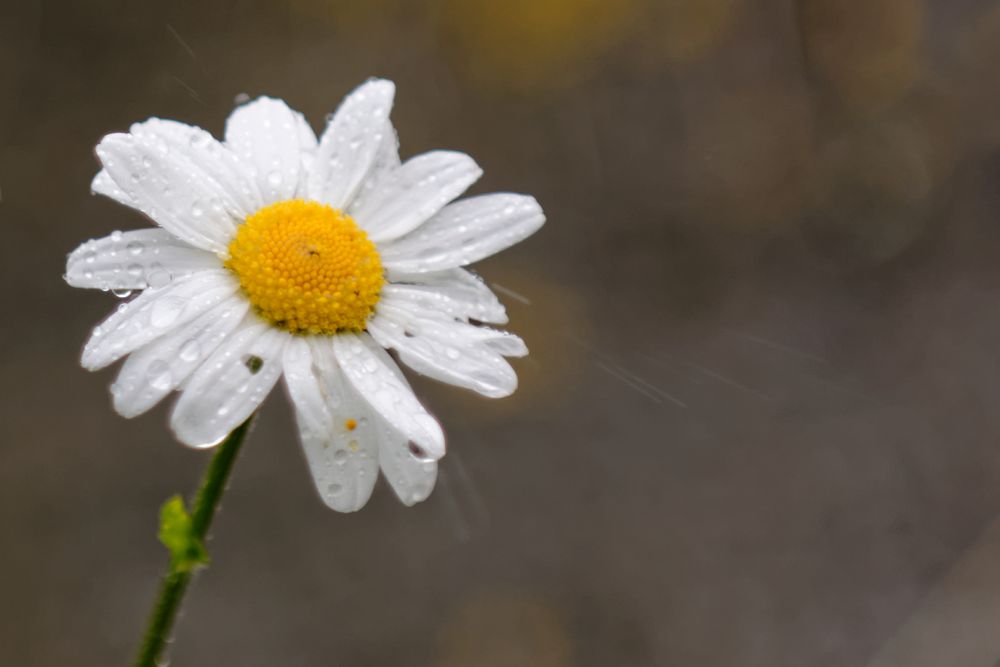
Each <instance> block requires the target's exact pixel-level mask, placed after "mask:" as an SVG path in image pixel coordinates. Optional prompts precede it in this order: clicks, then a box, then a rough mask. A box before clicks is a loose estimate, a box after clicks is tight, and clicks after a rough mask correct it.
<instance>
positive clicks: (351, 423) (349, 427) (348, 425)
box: [344, 419, 358, 431]
mask: <svg viewBox="0 0 1000 667" xmlns="http://www.w3.org/2000/svg"><path fill="white" fill-rule="evenodd" d="M357 427H358V422H356V421H354V420H353V419H348V420H347V421H345V422H344V428H346V429H347V430H348V431H353V430H354V429H356V428H357Z"/></svg>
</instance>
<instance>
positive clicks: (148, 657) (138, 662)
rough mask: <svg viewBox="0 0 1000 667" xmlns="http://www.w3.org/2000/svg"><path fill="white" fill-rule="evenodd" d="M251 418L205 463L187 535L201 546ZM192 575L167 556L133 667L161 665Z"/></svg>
mask: <svg viewBox="0 0 1000 667" xmlns="http://www.w3.org/2000/svg"><path fill="white" fill-rule="evenodd" d="M252 421H253V415H251V416H250V417H249V418H248V419H247V420H246V421H245V422H243V423H242V424H240V425H239V426H237V427H236V429H235V430H234V431H233V432H232V433H230V434H229V435H228V436H227V437H226V439H225V440H224V441H223V442H222V444H220V445H219V446H218V448H217V449H216V450H215V454H214V455H213V456H212V460H211V462H210V463H209V464H208V469H207V470H205V474H204V476H203V477H202V479H201V486H200V487H199V488H198V493H197V494H196V495H195V498H194V506H193V507H192V509H191V515H190V537H191V538H192V544H196V545H201V544H203V543H204V540H205V535H206V534H207V533H208V529H209V527H210V526H211V525H212V519H213V518H214V517H215V512H216V510H218V509H219V501H221V500H222V494H223V493H225V490H226V482H227V480H228V479H229V474H230V472H231V471H232V469H233V463H235V462H236V457H237V455H238V454H239V452H240V445H242V444H243V440H244V438H246V435H247V432H248V431H249V430H250V423H251V422H252ZM178 502H180V501H178ZM193 574H194V568H193V567H191V566H190V563H187V564H185V563H184V562H183V561H181V560H178V559H177V558H173V557H172V558H171V559H170V567H169V568H168V569H167V573H166V575H165V576H164V577H163V582H162V583H161V584H160V591H159V593H158V594H157V596H156V604H155V605H154V607H153V613H152V615H151V616H150V618H149V625H148V626H147V627H146V633H145V635H144V636H143V639H142V646H141V647H140V648H139V654H138V655H137V656H136V659H135V663H134V665H135V667H159V665H161V664H162V658H163V653H164V650H165V649H166V647H167V643H168V642H169V641H170V633H171V631H172V630H173V626H174V621H175V620H176V619H177V612H178V611H179V610H180V606H181V600H183V598H184V593H185V592H186V591H187V589H188V585H189V584H190V583H191V577H192V576H193Z"/></svg>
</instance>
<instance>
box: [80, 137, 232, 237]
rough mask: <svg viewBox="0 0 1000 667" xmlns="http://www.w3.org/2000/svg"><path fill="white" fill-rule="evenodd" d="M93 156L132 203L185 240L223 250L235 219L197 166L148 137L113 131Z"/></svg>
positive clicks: (205, 174) (211, 183)
mask: <svg viewBox="0 0 1000 667" xmlns="http://www.w3.org/2000/svg"><path fill="white" fill-rule="evenodd" d="M97 156H98V157H99V158H100V159H101V162H102V163H103V164H104V168H105V169H106V170H107V171H108V174H110V175H111V178H113V179H114V181H115V183H116V184H117V185H118V187H119V188H120V189H121V190H123V191H124V192H125V193H126V194H127V195H128V196H129V197H130V198H131V199H132V200H133V201H134V202H135V206H136V207H137V208H138V209H139V210H141V211H142V212H143V213H145V214H146V215H148V216H149V217H151V218H152V219H153V220H155V221H156V222H157V224H159V225H160V226H161V227H163V228H164V229H166V230H167V231H169V232H171V233H172V234H173V235H174V236H177V237H178V238H180V239H182V240H184V241H186V242H188V243H189V244H191V245H193V246H195V247H197V248H201V249H202V250H209V251H211V252H214V253H216V254H220V255H221V254H224V253H225V251H226V247H227V245H228V243H229V240H230V239H231V238H232V235H233V234H234V233H235V230H236V224H235V221H234V220H233V218H232V217H231V216H230V215H229V214H228V213H226V212H225V210H224V209H223V208H222V207H221V204H219V205H216V202H221V199H220V187H219V185H218V184H217V183H216V182H215V181H214V180H213V179H212V178H211V177H210V176H209V175H208V174H207V173H206V172H205V171H204V170H203V169H202V168H201V167H200V166H198V165H196V164H195V163H194V162H192V161H191V160H190V159H188V158H187V157H185V156H184V155H183V154H181V153H180V152H179V151H177V150H173V149H171V148H170V147H169V146H168V145H167V144H166V143H164V142H162V141H160V140H159V139H156V138H154V137H150V136H145V135H144V136H134V135H128V134H111V135H108V136H106V137H105V138H104V139H102V140H101V143H100V144H98V146H97Z"/></svg>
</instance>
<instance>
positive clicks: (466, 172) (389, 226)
mask: <svg viewBox="0 0 1000 667" xmlns="http://www.w3.org/2000/svg"><path fill="white" fill-rule="evenodd" d="M482 174H483V170H482V169H480V168H479V165H477V164H476V163H475V161H473V159H472V158H471V157H469V156H468V155H466V154H465V153H458V152H454V151H431V152H430V153H424V154H422V155H418V156H416V157H413V158H410V159H409V160H407V161H406V162H405V163H404V164H403V165H402V166H401V167H399V168H398V169H396V170H394V171H392V172H391V173H390V174H389V175H388V176H387V177H386V178H385V179H384V180H383V182H382V183H381V184H380V185H379V186H378V187H376V188H373V189H372V190H371V191H370V192H366V193H365V197H364V198H363V199H361V198H359V199H358V201H356V202H354V203H352V204H351V206H350V209H349V212H350V214H351V216H352V217H354V219H355V220H357V222H358V224H359V225H360V226H361V227H362V228H363V229H364V230H365V231H366V232H368V236H369V237H370V238H371V239H372V240H373V241H375V242H376V243H381V242H385V241H389V240H391V239H395V238H398V237H400V236H403V235H404V234H406V233H407V232H410V231H412V230H413V229H415V228H416V227H417V226H419V225H420V224H421V223H422V222H424V221H425V220H427V219H428V218H430V217H431V216H432V215H434V214H435V213H437V212H438V211H440V210H441V208H442V207H443V206H444V205H445V204H447V203H448V202H450V201H451V200H453V199H454V198H455V197H457V196H459V195H460V194H462V193H463V192H465V190H466V189H467V188H468V187H469V186H470V185H472V184H473V183H475V182H476V181H477V180H478V179H479V177H480V176H482Z"/></svg>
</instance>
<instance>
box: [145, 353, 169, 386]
mask: <svg viewBox="0 0 1000 667" xmlns="http://www.w3.org/2000/svg"><path fill="white" fill-rule="evenodd" d="M146 376H147V377H148V378H149V385H150V386H151V387H152V388H153V389H158V390H160V391H162V390H164V389H170V381H171V377H170V366H169V365H168V364H167V362H165V361H163V360H161V359H157V360H156V361H154V362H153V363H151V364H150V365H149V368H147V369H146Z"/></svg>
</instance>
